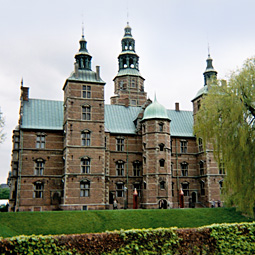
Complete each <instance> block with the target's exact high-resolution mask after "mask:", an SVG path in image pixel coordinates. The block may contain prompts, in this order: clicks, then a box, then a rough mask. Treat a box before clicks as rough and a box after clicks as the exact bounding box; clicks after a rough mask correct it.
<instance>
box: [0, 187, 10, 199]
mask: <svg viewBox="0 0 255 255" xmlns="http://www.w3.org/2000/svg"><path fill="white" fill-rule="evenodd" d="M9 195H10V189H9V188H0V199H9Z"/></svg>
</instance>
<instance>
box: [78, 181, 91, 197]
mask: <svg viewBox="0 0 255 255" xmlns="http://www.w3.org/2000/svg"><path fill="white" fill-rule="evenodd" d="M89 196H90V181H89V180H82V181H80V197H89Z"/></svg>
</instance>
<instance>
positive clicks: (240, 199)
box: [194, 58, 255, 216]
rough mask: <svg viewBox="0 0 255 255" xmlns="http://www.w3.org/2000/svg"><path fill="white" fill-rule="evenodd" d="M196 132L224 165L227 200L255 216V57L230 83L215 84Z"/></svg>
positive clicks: (247, 62)
mask: <svg viewBox="0 0 255 255" xmlns="http://www.w3.org/2000/svg"><path fill="white" fill-rule="evenodd" d="M213 84H214V85H213ZM194 130H195V134H196V136H197V137H201V138H202V139H203V141H204V146H205V147H206V146H208V145H209V144H211V145H212V146H213V148H214V155H215V158H216V160H217V161H218V162H219V163H220V162H221V160H222V161H223V162H224V167H225V170H226V173H227V175H226V178H225V179H224V184H223V199H224V201H225V202H226V203H227V205H234V206H236V207H237V209H238V210H240V211H242V212H244V213H246V214H248V215H250V216H254V210H253V208H254V207H255V58H251V59H248V60H246V61H245V63H244V65H243V67H242V68H241V69H238V70H237V71H235V72H233V73H232V74H231V76H230V78H229V81H228V82H227V83H226V82H220V81H217V82H211V85H210V86H209V88H208V93H207V95H205V96H204V98H203V100H202V105H201V108H200V110H199V111H198V113H197V114H196V118H195V128H194Z"/></svg>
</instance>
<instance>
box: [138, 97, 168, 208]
mask: <svg viewBox="0 0 255 255" xmlns="http://www.w3.org/2000/svg"><path fill="white" fill-rule="evenodd" d="M142 142H143V177H144V190H143V193H144V199H143V207H145V208H158V207H162V208H167V207H168V205H169V204H171V202H172V198H171V184H172V179H171V152H170V118H169V117H168V114H167V111H166V109H165V107H164V106H162V105H161V104H159V103H158V101H157V99H156V97H155V100H154V102H153V103H152V104H150V105H149V106H148V107H147V108H146V109H145V111H144V116H143V119H142Z"/></svg>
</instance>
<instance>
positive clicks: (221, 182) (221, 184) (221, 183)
mask: <svg viewBox="0 0 255 255" xmlns="http://www.w3.org/2000/svg"><path fill="white" fill-rule="evenodd" d="M219 185H220V193H221V192H222V188H223V180H221V181H219Z"/></svg>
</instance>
